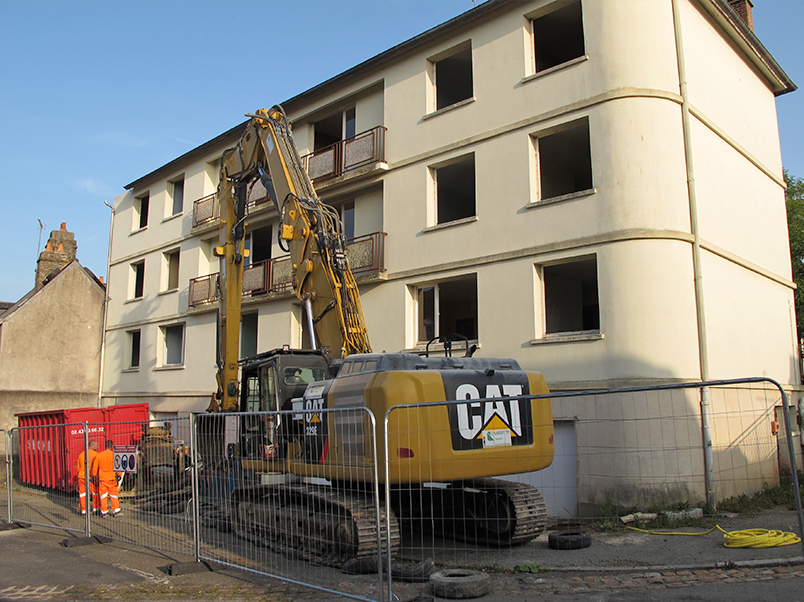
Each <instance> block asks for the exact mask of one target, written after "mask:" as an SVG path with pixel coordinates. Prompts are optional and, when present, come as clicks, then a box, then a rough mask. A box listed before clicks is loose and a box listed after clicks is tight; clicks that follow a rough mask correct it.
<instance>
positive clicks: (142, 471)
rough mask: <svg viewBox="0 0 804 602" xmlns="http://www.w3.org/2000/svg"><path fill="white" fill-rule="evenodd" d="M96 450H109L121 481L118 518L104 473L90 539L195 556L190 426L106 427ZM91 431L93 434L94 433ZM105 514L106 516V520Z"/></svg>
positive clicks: (129, 424)
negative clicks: (122, 542)
mask: <svg viewBox="0 0 804 602" xmlns="http://www.w3.org/2000/svg"><path fill="white" fill-rule="evenodd" d="M103 426H104V428H105V430H104V431H103V435H102V436H99V437H97V438H96V439H97V442H98V449H99V451H100V452H103V450H104V449H108V450H110V452H107V453H110V455H111V456H112V457H113V461H114V466H113V471H114V473H115V475H117V478H116V480H117V481H118V483H119V485H118V497H117V502H119V508H120V512H119V513H118V514H115V513H114V511H115V509H116V507H117V503H116V502H115V498H114V495H115V492H114V489H113V486H114V480H115V478H112V479H111V481H109V479H105V480H106V481H108V483H109V484H108V486H107V485H104V475H103V474H102V473H101V474H100V475H99V476H100V483H99V484H98V485H99V492H98V494H99V496H98V497H99V505H100V511H101V514H95V515H94V516H93V521H92V527H91V528H92V534H93V535H103V536H106V537H110V538H112V539H115V540H117V541H124V542H127V543H134V544H138V545H141V546H144V547H147V548H151V549H155V550H165V551H169V552H177V553H180V554H187V555H192V554H193V553H194V544H193V541H194V540H193V514H192V504H191V503H190V500H191V497H192V492H191V482H192V463H193V458H194V456H193V454H192V453H191V451H190V448H189V434H190V420H189V418H177V419H174V420H172V421H171V422H157V421H137V422H113V423H106V424H104V425H103ZM91 427H92V425H90V432H92V428H91ZM104 511H105V514H103V513H104Z"/></svg>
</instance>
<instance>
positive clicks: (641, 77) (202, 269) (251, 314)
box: [103, 0, 800, 504]
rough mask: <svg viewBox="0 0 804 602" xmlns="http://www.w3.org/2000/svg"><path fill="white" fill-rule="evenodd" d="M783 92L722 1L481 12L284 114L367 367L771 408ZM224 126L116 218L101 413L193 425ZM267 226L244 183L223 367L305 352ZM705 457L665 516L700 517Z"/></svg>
mask: <svg viewBox="0 0 804 602" xmlns="http://www.w3.org/2000/svg"><path fill="white" fill-rule="evenodd" d="M736 4H737V5H738V8H739V9H741V10H742V11H743V12H744V13H745V12H746V11H747V17H746V18H747V19H749V20H750V10H751V6H750V2H749V1H748V0H742V1H738V2H736ZM794 89H795V85H794V84H793V83H792V82H791V81H790V79H789V78H788V77H787V75H786V74H785V73H784V71H783V70H782V69H781V68H780V66H779V65H778V64H777V63H776V62H775V61H774V59H773V58H772V57H771V56H770V55H769V53H768V52H767V51H766V50H765V49H764V47H763V46H762V44H761V43H760V42H759V41H758V40H757V38H756V37H755V36H754V34H753V32H752V30H751V26H750V24H749V23H747V22H746V21H745V20H743V19H742V18H740V17H739V16H738V14H737V12H736V11H735V10H734V9H733V8H732V7H731V5H730V3H729V2H726V1H725V0H656V1H653V2H643V1H639V0H609V1H606V2H601V1H598V0H532V1H527V2H512V1H506V0H489V1H487V2H485V3H483V4H480V5H479V6H477V7H476V8H474V9H472V10H470V11H468V12H466V13H464V14H462V15H460V16H458V17H456V18H455V19H452V20H451V21H449V22H447V23H444V24H443V25H441V26H438V27H436V28H434V29H431V30H429V31H427V32H425V33H423V34H421V35H419V36H417V37H415V38H413V39H411V40H408V41H407V42H404V43H402V44H400V45H398V46H396V47H394V48H391V49H389V50H387V51H386V52H384V53H382V54H380V55H377V56H375V57H373V58H371V59H369V60H367V61H365V62H364V63H361V64H360V65H357V66H356V67H354V68H352V69H350V70H349V71H346V72H344V73H342V74H340V75H338V76H336V77H334V78H332V79H330V80H328V81H326V82H324V83H322V84H320V85H318V86H316V87H314V88H312V89H310V90H307V91H304V92H302V93H300V94H299V95H297V96H295V97H294V98H291V99H289V100H286V101H284V102H283V103H282V104H283V107H284V109H285V110H286V112H287V113H288V115H289V117H290V118H291V120H292V121H293V133H294V139H295V141H296V144H297V146H298V147H299V149H300V152H301V154H302V155H304V157H303V160H304V162H305V165H306V167H307V169H308V172H309V173H310V176H311V177H312V178H313V181H314V183H315V186H316V189H317V191H318V193H319V196H320V197H321V199H322V200H323V201H324V202H326V203H329V204H331V205H332V206H334V207H336V208H337V209H338V210H339V211H340V214H341V216H342V219H343V222H344V224H345V228H346V232H347V236H348V237H349V238H350V245H349V257H350V262H351V265H352V268H353V270H354V271H355V275H356V277H357V280H358V283H359V285H360V290H361V294H362V299H363V308H364V313H365V318H366V322H367V326H368V329H369V335H370V340H371V343H372V347H373V348H374V349H375V350H377V351H381V350H387V351H400V350H405V351H412V352H416V353H422V352H423V351H424V349H425V346H426V344H427V342H428V341H429V340H430V339H432V338H433V337H435V336H438V335H439V334H442V335H443V334H449V333H452V332H456V333H459V334H461V335H463V336H465V337H466V338H467V339H469V340H470V341H472V342H474V343H475V344H477V345H478V347H479V350H478V354H481V355H483V356H489V357H513V358H515V359H516V360H518V361H519V363H520V364H521V365H522V366H523V367H524V368H526V369H529V370H537V371H540V372H542V373H543V374H544V375H545V378H546V379H547V382H548V383H549V385H550V387H551V389H553V390H570V389H588V388H610V387H615V386H628V385H635V384H639V385H642V384H651V383H672V382H687V381H698V380H701V379H725V378H738V377H746V376H757V375H765V376H770V377H772V378H774V379H776V380H778V381H779V382H781V383H783V384H785V385H788V386H791V387H792V386H797V385H798V384H799V382H800V375H799V374H798V369H797V365H798V361H797V352H796V344H795V334H794V333H795V319H794V316H793V313H792V312H793V310H792V307H793V304H792V294H793V288H794V285H793V283H792V279H791V265H790V254H789V249H788V242H787V241H788V239H787V230H786V216H785V204H784V191H783V180H782V165H781V157H780V149H779V139H778V126H777V121H776V111H775V102H774V99H775V96H777V95H780V94H784V93H786V92H790V91H792V90H794ZM278 101H280V102H281V101H282V99H272V98H266V99H265V106H266V107H268V106H270V105H272V104H275V103H276V102H278ZM257 108H258V107H254V109H257ZM244 125H245V124H240V125H237V126H235V127H233V128H232V129H231V130H229V131H227V132H224V133H223V134H221V135H220V136H218V137H217V138H215V139H213V140H210V141H208V142H206V143H205V144H202V145H201V146H199V147H197V148H195V149H192V150H191V151H189V152H188V153H186V154H185V155H182V156H181V157H178V158H176V159H175V160H173V161H171V162H170V163H168V164H166V165H163V166H161V167H158V168H157V169H155V170H154V171H152V172H151V173H149V174H146V175H144V176H142V177H141V178H139V179H137V180H136V181H134V182H132V183H130V184H129V185H127V186H126V192H125V193H124V194H122V195H120V196H119V197H118V198H117V199H115V204H114V219H113V230H112V250H111V265H110V278H109V283H108V285H109V296H110V301H109V309H108V327H107V349H106V356H105V357H106V362H105V369H104V383H103V390H104V400H105V402H106V403H108V404H114V403H135V402H142V401H147V402H149V403H150V404H151V409H152V412H153V413H154V414H155V416H156V417H158V418H163V419H168V418H170V417H171V416H175V415H176V414H177V413H181V412H188V411H203V410H204V409H205V408H206V407H207V405H208V402H209V398H210V394H211V393H212V392H213V391H214V390H215V378H214V375H215V340H216V335H215V324H216V299H215V290H214V280H215V276H216V274H217V272H218V270H219V267H218V264H217V261H218V260H217V258H215V257H214V256H213V248H214V246H215V245H216V243H217V240H218V216H219V211H220V207H219V206H218V205H217V198H216V196H215V191H216V188H217V185H218V171H219V157H220V156H221V153H222V152H223V150H224V149H226V148H228V147H231V146H233V145H234V144H235V142H236V141H237V140H238V138H239V136H240V135H241V133H242V131H243V129H244ZM277 223H278V216H277V214H276V211H275V210H274V209H273V207H272V205H271V203H270V202H268V199H267V198H266V194H265V191H264V189H262V188H261V187H260V185H259V184H257V185H255V186H254V188H253V189H252V190H251V193H250V208H249V215H248V220H247V224H248V225H247V233H248V239H247V244H248V245H249V248H250V250H251V256H250V258H249V259H248V262H249V263H248V266H247V269H246V273H245V276H244V292H243V295H244V299H243V321H242V355H243V356H248V355H251V354H254V353H256V352H262V351H267V350H269V349H273V348H275V347H280V346H282V345H284V344H289V345H291V346H306V345H308V344H309V343H308V339H309V337H308V334H307V333H306V332H305V328H306V326H305V321H304V320H303V313H302V307H301V306H300V305H299V303H298V302H297V300H296V299H295V297H294V296H293V295H292V292H291V290H290V266H289V262H288V260H287V257H286V256H285V255H284V254H283V252H282V251H281V250H280V248H279V246H278V244H277V242H276V225H277ZM432 348H437V345H436V346H433V347H432ZM695 395H697V393H696V392H693V393H691V394H690V397H689V398H685V400H683V401H682V404H688V405H689V407H691V408H695V407H698V408H699V406H700V399H693V397H694V396H695ZM587 411H588V408H584V407H583V405H582V404H580V403H579V402H571V401H567V400H562V401H561V402H560V403H556V404H554V414H555V416H556V419H557V431H556V432H557V437H559V436H560V437H563V438H566V439H567V440H568V441H569V442H570V443H571V445H572V446H574V447H575V448H577V451H578V458H579V459H578V460H577V462H576V466H577V471H578V472H577V497H578V500H579V501H580V503H582V504H583V503H595V502H596V501H597V502H599V501H600V499H599V496H600V492H601V491H603V490H604V489H605V487H606V485H607V483H610V481H611V478H608V480H606V479H604V480H603V481H600V480H598V481H595V478H594V477H593V476H590V475H592V474H594V471H592V470H591V469H590V468H589V466H588V465H587V464H586V460H583V459H582V458H586V457H588V456H587V455H584V454H583V453H582V448H583V447H584V446H587V445H591V441H592V439H593V437H592V439H590V434H589V433H588V432H586V433H582V432H580V431H576V429H575V427H574V424H575V421H577V420H578V418H579V417H581V418H582V417H583V416H584V415H585V412H587ZM697 411H698V412H700V410H699V409H698V410H697ZM559 427H560V428H559ZM692 428H693V430H694V429H695V428H697V429H698V437H700V423H698V424H697V426H696V425H692ZM702 461H703V460H700V459H697V458H693V459H691V460H690V466H689V467H688V470H689V472H690V475H691V478H690V485H689V488H688V489H687V490H685V491H679V492H672V493H673V495H676V497H678V498H679V499H681V498H684V497H685V496H686V497H687V498H690V497H695V496H698V497H699V498H701V497H702V492H701V488H702V487H703V485H702V484H701V482H699V481H700V480H699V479H698V478H697V476H699V475H700V473H701V472H702V471H703V468H702V467H701V465H700V464H701V462H702ZM758 470H759V472H758V473H757V477H756V478H762V479H766V480H768V479H770V477H771V476H773V475H770V472H773V469H772V468H771V467H769V466H768V465H763V467H761V468H759V469H758ZM572 478H573V479H575V478H576V477H575V476H573V477H572ZM664 493H665V494H666V493H667V492H664ZM722 493H723V494H726V493H728V492H726V491H724V492H722Z"/></svg>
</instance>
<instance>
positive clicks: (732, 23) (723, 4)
mask: <svg viewBox="0 0 804 602" xmlns="http://www.w3.org/2000/svg"><path fill="white" fill-rule="evenodd" d="M699 2H700V4H702V5H703V7H704V9H705V10H706V11H707V12H708V13H709V14H710V15H712V16H713V17H714V18H715V20H716V21H718V22H719V23H720V24H721V25H723V26H724V29H725V30H726V32H727V33H730V34H731V36H732V38H733V40H734V41H735V42H736V43H737V45H738V46H740V47H741V48H742V50H743V51H744V52H745V53H746V54H747V55H748V57H749V59H751V61H752V62H753V63H754V65H755V66H756V67H757V68H758V69H759V71H760V72H762V73H763V75H765V77H766V78H767V79H768V81H769V83H770V84H771V89H772V90H773V95H774V96H781V95H782V94H787V93H789V92H794V91H796V90H797V89H798V86H796V84H794V83H793V80H792V79H790V76H788V75H787V73H785V71H784V69H782V67H781V65H779V63H777V62H776V59H774V58H773V56H772V55H771V53H770V52H768V49H767V48H765V46H764V45H763V44H762V42H760V41H759V38H758V37H757V35H756V34H755V33H754V32H753V31H752V30H751V28H750V27H748V25H747V24H746V23H745V21H743V20H742V19H741V18H740V16H739V15H738V14H737V12H736V11H735V10H734V9H733V8H732V7H731V5H730V4H729V3H728V2H727V0H699Z"/></svg>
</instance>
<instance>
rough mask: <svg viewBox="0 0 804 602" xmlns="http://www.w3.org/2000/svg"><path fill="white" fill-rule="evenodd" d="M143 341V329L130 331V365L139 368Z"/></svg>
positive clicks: (132, 367)
mask: <svg viewBox="0 0 804 602" xmlns="http://www.w3.org/2000/svg"><path fill="white" fill-rule="evenodd" d="M141 342H142V331H140V330H130V331H129V332H128V349H129V355H128V367H129V368H130V369H137V368H139V367H140V345H141Z"/></svg>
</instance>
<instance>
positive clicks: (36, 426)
mask: <svg viewBox="0 0 804 602" xmlns="http://www.w3.org/2000/svg"><path fill="white" fill-rule="evenodd" d="M15 416H16V417H17V418H18V419H19V426H20V427H25V428H20V429H19V431H18V433H19V464H20V466H19V472H18V474H19V477H20V480H21V481H22V482H23V483H25V484H28V485H36V486H39V487H47V488H49V489H60V490H62V491H76V490H77V489H78V456H79V455H80V454H81V452H82V451H84V423H86V424H87V426H88V428H89V438H90V440H92V439H95V440H97V441H98V449H99V450H102V449H103V448H104V445H105V443H106V441H107V440H111V441H113V442H114V444H115V445H138V444H139V442H140V439H141V438H142V431H143V424H147V423H148V420H149V417H150V414H149V409H148V404H147V403H139V404H132V405H120V406H110V407H108V408H70V409H62V410H51V411H46V412H29V413H25V414H15Z"/></svg>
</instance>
